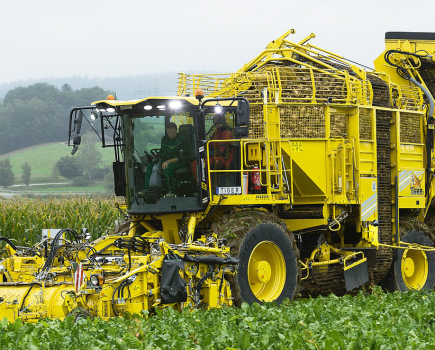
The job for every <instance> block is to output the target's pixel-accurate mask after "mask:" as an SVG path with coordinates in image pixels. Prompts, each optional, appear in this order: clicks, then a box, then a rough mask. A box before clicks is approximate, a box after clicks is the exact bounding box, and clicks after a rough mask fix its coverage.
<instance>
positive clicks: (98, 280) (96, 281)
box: [90, 274, 104, 287]
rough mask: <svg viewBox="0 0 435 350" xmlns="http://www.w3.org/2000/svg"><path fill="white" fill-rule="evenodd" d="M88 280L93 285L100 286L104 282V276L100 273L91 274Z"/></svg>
mask: <svg viewBox="0 0 435 350" xmlns="http://www.w3.org/2000/svg"><path fill="white" fill-rule="evenodd" d="M90 281H91V284H92V285H93V286H94V287H98V286H101V285H102V284H103V283H104V276H103V275H100V274H95V275H92V276H91V278H90Z"/></svg>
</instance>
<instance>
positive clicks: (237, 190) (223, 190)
mask: <svg viewBox="0 0 435 350" xmlns="http://www.w3.org/2000/svg"><path fill="white" fill-rule="evenodd" d="M216 194H217V195H221V194H242V188H241V187H216Z"/></svg>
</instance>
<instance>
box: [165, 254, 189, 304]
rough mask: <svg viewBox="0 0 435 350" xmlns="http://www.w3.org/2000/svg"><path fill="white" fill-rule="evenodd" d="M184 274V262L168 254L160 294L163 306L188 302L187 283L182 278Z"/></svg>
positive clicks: (178, 257) (176, 256)
mask: <svg viewBox="0 0 435 350" xmlns="http://www.w3.org/2000/svg"><path fill="white" fill-rule="evenodd" d="M181 274H184V262H183V261H182V260H181V257H180V256H178V255H175V254H167V255H166V256H165V258H164V260H163V264H162V281H161V286H160V294H161V296H162V304H171V303H179V302H184V301H186V300H187V289H186V281H185V280H184V278H182V277H181Z"/></svg>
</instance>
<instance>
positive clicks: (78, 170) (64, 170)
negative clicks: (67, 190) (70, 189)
mask: <svg viewBox="0 0 435 350" xmlns="http://www.w3.org/2000/svg"><path fill="white" fill-rule="evenodd" d="M56 167H57V168H58V169H59V174H60V175H62V176H63V177H64V178H66V179H70V180H72V179H74V178H75V177H79V176H82V175H83V165H82V164H81V163H80V161H79V159H78V158H77V157H72V156H66V157H62V158H60V159H59V161H58V162H57V163H56Z"/></svg>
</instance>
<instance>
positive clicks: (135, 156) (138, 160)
mask: <svg viewBox="0 0 435 350" xmlns="http://www.w3.org/2000/svg"><path fill="white" fill-rule="evenodd" d="M133 158H134V160H135V161H136V162H137V163H141V164H144V165H146V163H145V162H144V161H143V159H142V158H141V156H140V155H139V153H138V151H136V150H133Z"/></svg>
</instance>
